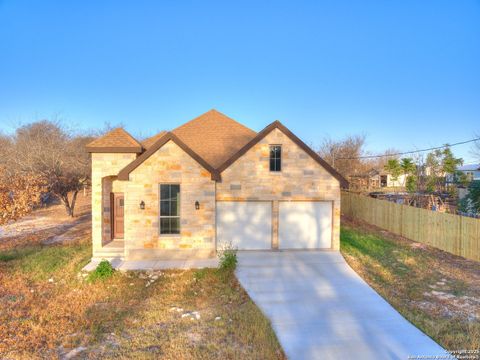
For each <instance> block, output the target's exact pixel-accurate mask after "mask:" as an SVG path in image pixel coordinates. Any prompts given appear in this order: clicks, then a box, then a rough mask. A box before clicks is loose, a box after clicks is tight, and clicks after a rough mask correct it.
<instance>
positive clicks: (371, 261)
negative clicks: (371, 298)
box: [341, 218, 480, 350]
mask: <svg viewBox="0 0 480 360" xmlns="http://www.w3.org/2000/svg"><path fill="white" fill-rule="evenodd" d="M341 251H342V253H343V255H344V257H345V259H346V260H347V262H348V263H349V264H350V266H351V267H352V268H353V269H354V270H355V271H356V272H357V273H358V274H359V275H361V276H362V277H363V278H364V279H365V280H366V281H367V282H368V283H369V284H370V285H371V286H372V287H373V288H374V289H375V290H376V291H377V292H378V293H379V294H380V295H382V296H383V297H384V298H385V299H386V300H387V301H388V302H389V303H390V304H392V306H394V307H395V308H396V309H397V310H398V311H399V312H400V313H401V314H402V315H403V316H404V317H405V318H407V319H408V320H409V321H410V322H412V323H413V324H415V325H416V326H417V327H419V328H420V329H421V330H422V331H424V332H425V333H426V334H427V335H429V336H430V337H432V338H433V339H434V340H435V341H437V342H438V343H439V344H440V345H442V346H443V347H444V348H446V349H449V350H458V349H478V348H480V265H479V263H478V262H475V261H471V260H466V259H464V258H461V257H459V256H455V255H452V254H449V253H447V252H444V251H441V250H438V249H435V248H432V247H429V246H427V245H424V244H419V243H415V242H412V241H410V240H408V239H405V238H402V237H400V236H398V235H395V234H391V233H389V232H386V231H384V230H381V229H379V228H377V227H374V226H371V225H368V224H366V223H364V222H359V221H353V220H351V219H347V218H342V232H341Z"/></svg>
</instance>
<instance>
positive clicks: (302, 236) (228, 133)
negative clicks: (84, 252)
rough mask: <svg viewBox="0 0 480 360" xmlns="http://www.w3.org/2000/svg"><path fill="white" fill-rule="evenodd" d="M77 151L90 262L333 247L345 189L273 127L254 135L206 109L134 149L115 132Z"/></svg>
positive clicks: (340, 179) (319, 162)
mask: <svg viewBox="0 0 480 360" xmlns="http://www.w3.org/2000/svg"><path fill="white" fill-rule="evenodd" d="M87 149H88V151H89V152H90V153H92V227H93V234H92V240H93V256H94V258H102V257H104V258H109V257H120V258H124V259H126V260H139V259H189V258H208V257H212V256H215V254H216V250H217V249H220V248H222V247H223V246H225V245H226V244H229V243H231V244H232V245H233V246H234V247H237V248H238V249H263V250H270V249H324V248H325V249H336V250H338V249H339V231H340V188H341V187H346V186H347V184H348V183H347V181H346V180H345V179H344V178H343V177H342V176H341V175H340V174H339V173H337V172H336V171H335V170H334V169H333V168H332V167H331V166H329V165H328V164H327V163H326V162H325V161H324V160H323V159H321V158H320V157H319V156H318V155H317V154H316V153H315V152H314V151H313V150H312V149H310V148H309V147H308V146H307V145H305V143H303V142H302V141H301V140H300V139H299V138H297V137H296V136H295V135H294V134H293V133H292V132H290V131H289V130H288V129H287V128H286V127H285V126H283V125H282V124H281V123H280V122H278V121H275V122H273V123H272V124H270V125H268V126H267V127H266V128H264V129H263V130H262V131H260V132H259V133H256V132H254V131H253V130H250V129H249V128H247V127H245V126H243V125H241V124H240V123H238V122H236V121H235V120H233V119H231V118H229V117H227V116H225V115H223V114H221V113H220V112H218V111H216V110H211V111H209V112H207V113H205V114H203V115H201V116H199V117H197V118H195V119H193V120H192V121H190V122H187V123H186V124H184V125H182V126H180V127H178V128H176V129H175V130H173V131H171V132H164V131H163V132H161V133H159V134H157V135H155V136H154V137H152V138H150V139H147V140H145V141H144V142H143V143H140V142H138V141H137V140H135V139H134V138H133V137H132V136H131V135H130V134H128V133H127V132H126V131H125V130H123V129H121V128H118V129H115V130H113V131H111V132H109V133H108V134H106V135H105V136H103V137H101V138H99V139H96V140H94V141H93V142H91V143H90V144H88V145H87Z"/></svg>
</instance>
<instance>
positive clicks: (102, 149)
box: [85, 146, 143, 154]
mask: <svg viewBox="0 0 480 360" xmlns="http://www.w3.org/2000/svg"><path fill="white" fill-rule="evenodd" d="M85 149H86V150H87V152H89V153H136V154H139V153H141V152H142V151H143V148H142V147H141V146H136V147H130V146H129V147H121V146H85Z"/></svg>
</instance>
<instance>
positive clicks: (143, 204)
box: [140, 200, 145, 210]
mask: <svg viewBox="0 0 480 360" xmlns="http://www.w3.org/2000/svg"><path fill="white" fill-rule="evenodd" d="M140 210H145V202H144V201H143V200H142V201H140Z"/></svg>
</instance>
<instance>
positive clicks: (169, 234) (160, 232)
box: [158, 182, 182, 237]
mask: <svg viewBox="0 0 480 360" xmlns="http://www.w3.org/2000/svg"><path fill="white" fill-rule="evenodd" d="M162 185H178V197H179V202H180V203H179V209H178V215H176V216H171V215H164V216H162V215H161V214H162V209H161V206H162ZM181 194H182V186H181V184H180V183H171V182H168V183H159V184H158V235H159V236H162V237H163V236H165V237H172V236H180V234H181V231H182V229H181V227H182V222H181V220H180V214H181V206H182V205H181V199H182V198H181ZM162 218H166V219H175V218H178V233H163V234H162V229H161V219H162Z"/></svg>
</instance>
